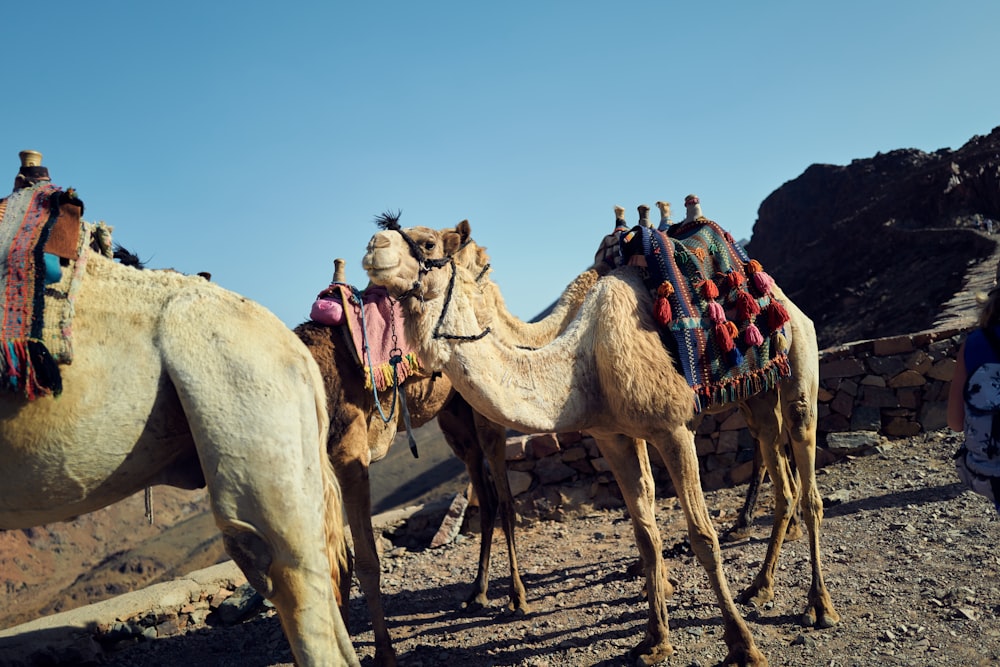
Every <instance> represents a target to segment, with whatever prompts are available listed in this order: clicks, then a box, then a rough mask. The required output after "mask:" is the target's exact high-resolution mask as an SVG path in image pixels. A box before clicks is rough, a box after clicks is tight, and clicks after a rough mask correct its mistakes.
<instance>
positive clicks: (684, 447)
mask: <svg viewBox="0 0 1000 667" xmlns="http://www.w3.org/2000/svg"><path fill="white" fill-rule="evenodd" d="M665 435H666V437H665V438H664V439H663V440H662V441H661V440H657V441H655V442H653V443H652V444H653V445H654V446H655V447H656V448H657V450H658V451H659V452H660V456H661V457H662V458H663V461H664V463H665V464H666V466H667V470H668V471H669V473H670V479H671V480H672V481H673V484H674V488H675V489H676V490H677V499H678V501H679V502H680V504H681V508H682V509H683V510H684V515H685V517H686V518H687V523H688V534H689V537H690V540H691V548H692V550H693V551H694V553H695V556H696V557H697V558H698V562H699V563H701V566H702V567H703V568H705V572H706V573H707V574H708V580H709V583H710V584H711V586H712V590H713V591H714V592H715V597H716V600H717V601H718V604H719V609H720V610H721V612H722V622H723V625H724V626H725V631H724V637H725V641H726V646H727V647H728V648H729V652H728V654H727V656H726V659H725V661H724V662H723V664H725V665H740V666H741V667H742V666H747V665H750V666H754V667H761V666H763V665H767V658H765V657H764V654H763V653H761V652H760V650H759V649H758V648H757V645H756V644H755V643H754V640H753V636H752V635H751V634H750V629H749V628H748V627H747V624H746V621H744V620H743V616H742V615H741V614H740V612H739V610H738V609H737V608H736V603H735V602H734V601H733V596H732V593H731V592H730V590H729V584H728V583H727V582H726V576H725V573H724V572H723V571H722V555H721V553H720V549H719V538H718V535H717V534H716V532H715V528H714V526H713V525H712V520H711V518H710V517H709V515H708V507H707V506H706V505H705V496H704V494H703V493H702V490H701V475H700V473H699V471H698V454H697V451H696V449H695V445H694V433H693V432H692V431H690V430H689V429H687V428H684V427H679V428H675V429H674V430H673V431H671V432H670V433H668V434H665Z"/></svg>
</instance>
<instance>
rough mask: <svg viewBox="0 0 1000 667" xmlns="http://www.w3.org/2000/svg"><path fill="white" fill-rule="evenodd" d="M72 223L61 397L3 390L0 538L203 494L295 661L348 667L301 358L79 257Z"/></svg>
mask: <svg viewBox="0 0 1000 667" xmlns="http://www.w3.org/2000/svg"><path fill="white" fill-rule="evenodd" d="M12 199H13V195H12V197H11V198H8V199H7V200H3V202H0V209H5V208H8V205H9V202H10V201H11V200H12ZM53 199H54V198H53ZM53 199H50V202H51V201H52V200H53ZM71 205H72V203H64V204H62V206H61V207H60V209H59V210H60V211H61V212H65V211H64V209H65V207H66V206H71ZM53 208H55V207H53ZM80 213H82V204H81V205H80V208H79V209H77V211H76V213H75V214H76V216H77V220H78V221H79V215H80ZM79 222H80V230H81V233H82V234H85V235H87V236H85V237H84V238H83V239H82V240H81V245H80V247H81V248H82V249H83V250H82V252H83V254H82V255H80V256H79V257H78V259H76V260H74V261H69V262H67V263H66V264H65V265H63V268H62V269H61V271H62V277H61V278H60V279H59V281H58V282H56V283H55V284H54V287H58V288H60V289H63V288H67V289H68V286H69V284H70V283H71V282H73V284H74V286H78V290H77V289H76V288H75V287H74V294H75V315H74V317H73V321H72V349H73V352H72V359H71V363H62V364H60V365H59V366H58V370H59V374H60V378H61V390H60V391H59V392H57V391H55V390H53V391H51V392H43V393H41V394H39V395H37V396H35V397H34V398H32V397H30V396H28V395H25V394H24V393H23V392H18V393H15V392H3V395H2V396H0V461H3V468H2V469H3V473H4V484H3V485H2V488H0V529H23V528H29V527H33V526H38V525H42V524H47V523H52V522H57V521H65V520H68V519H71V518H73V517H75V516H78V515H80V514H84V513H87V512H92V511H94V510H97V509H100V508H102V507H106V506H108V505H110V504H112V503H115V502H117V501H119V500H122V499H124V498H126V497H128V496H130V495H132V494H134V493H135V492H137V491H140V490H142V489H144V488H148V487H150V486H153V485H156V484H167V485H171V486H175V487H179V488H182V489H196V488H201V487H205V486H207V488H208V491H209V498H210V503H211V509H212V512H213V514H214V516H215V521H216V524H217V525H218V527H219V530H220V531H221V532H222V535H223V542H224V545H225V548H226V551H227V553H228V554H229V555H230V556H231V557H232V559H233V560H234V561H235V562H236V564H237V565H238V566H239V567H240V569H241V570H242V571H243V573H244V574H245V575H246V577H247V580H248V581H249V582H250V584H251V585H252V586H253V587H254V588H255V589H256V590H257V591H259V592H260V593H261V594H263V595H264V596H265V597H267V598H268V599H269V600H270V601H271V602H272V603H273V604H274V606H275V607H276V609H277V611H278V615H279V618H280V621H281V625H282V628H283V630H284V632H285V635H286V637H287V638H288V642H289V644H290V646H291V649H292V653H293V654H294V656H295V659H296V661H297V663H298V664H299V665H316V666H320V665H359V664H360V663H359V661H358V658H357V655H356V654H355V651H354V648H353V646H352V645H351V640H350V636H349V635H348V633H347V628H346V625H345V623H344V621H343V619H342V617H341V615H340V612H339V609H338V604H339V600H338V591H339V586H338V580H339V577H340V572H341V571H342V570H346V565H347V564H346V557H347V549H346V543H345V539H344V533H343V524H342V517H341V497H340V490H339V487H338V486H337V482H336V477H335V476H334V474H333V468H332V466H331V465H330V463H329V461H328V460H327V457H326V456H325V449H324V447H325V442H326V427H327V416H326V405H325V400H324V396H323V383H322V378H321V377H320V375H319V370H318V368H317V366H316V363H315V362H314V361H313V359H312V357H311V356H310V355H309V352H308V350H306V349H305V347H304V346H303V345H302V344H301V342H300V341H299V340H298V339H297V338H296V337H295V336H294V335H293V334H292V333H291V332H290V331H289V330H288V329H287V327H285V326H284V324H283V323H282V322H281V321H280V320H279V319H278V318H277V317H276V316H274V315H273V314H272V313H270V312H269V311H267V310H266V309H265V308H263V307H262V306H260V305H258V304H256V303H254V302H252V301H250V300H248V299H246V298H244V297H242V296H239V295H237V294H235V293H233V292H230V291H227V290H225V289H223V288H222V287H220V286H219V285H216V284H212V283H210V282H208V281H206V280H204V279H203V278H201V277H197V276H193V277H189V276H185V275H182V274H179V273H174V272H159V271H156V272H153V271H140V270H138V269H135V268H131V267H127V266H123V265H121V264H119V263H118V262H115V261H113V260H112V259H110V258H109V257H107V256H105V255H104V254H101V253H98V252H93V251H91V250H90V249H89V245H88V243H89V241H88V239H89V236H90V235H91V234H92V233H93V232H94V229H95V227H94V226H93V225H90V224H89V223H85V222H82V221H79ZM107 253H108V254H110V248H108V249H107ZM51 299H52V297H49V296H47V297H45V300H46V305H47V308H48V307H49V306H51V305H52V304H51V303H50V300H51ZM5 344H6V342H5ZM57 394H58V395H57Z"/></svg>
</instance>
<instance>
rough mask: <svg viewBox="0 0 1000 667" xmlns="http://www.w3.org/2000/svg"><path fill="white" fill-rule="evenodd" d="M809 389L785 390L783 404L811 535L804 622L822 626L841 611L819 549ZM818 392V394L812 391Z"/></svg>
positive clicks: (819, 518) (819, 504)
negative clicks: (829, 586) (828, 585)
mask: <svg viewBox="0 0 1000 667" xmlns="http://www.w3.org/2000/svg"><path fill="white" fill-rule="evenodd" d="M808 396H809V394H808V393H807V392H801V391H800V392H795V391H794V390H793V389H790V388H789V389H784V390H783V391H782V408H783V413H784V420H785V426H786V429H787V430H788V433H789V435H790V436H791V441H792V454H793V456H794V459H795V472H796V473H797V475H798V479H799V485H798V491H799V503H800V505H801V511H802V517H803V520H804V522H805V524H806V529H807V531H808V535H809V553H810V563H811V567H812V571H811V579H812V581H811V584H810V587H809V596H808V604H809V606H808V608H807V609H806V611H805V613H804V614H803V615H802V624H803V625H813V626H816V627H820V628H829V627H833V626H834V625H836V624H837V623H839V622H840V614H838V613H837V611H836V610H835V609H834V608H833V600H832V599H831V598H830V593H829V591H828V590H827V588H826V583H825V582H824V581H823V565H822V555H821V549H820V525H821V524H822V522H823V500H822V498H821V497H820V494H819V488H818V486H817V484H816V423H817V414H816V410H815V409H814V408H813V407H812V406H815V405H816V401H815V400H810V399H809V398H808ZM813 396H815V394H813Z"/></svg>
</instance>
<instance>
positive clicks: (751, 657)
mask: <svg viewBox="0 0 1000 667" xmlns="http://www.w3.org/2000/svg"><path fill="white" fill-rule="evenodd" d="M721 664H723V665H726V667H729V666H730V665H732V666H733V667H767V658H766V657H764V654H763V653H761V652H760V650H758V649H757V647H756V646H751V647H750V648H748V649H744V648H740V649H739V650H735V649H734V650H732V651H730V652H729V655H727V656H726V659H725V660H723V661H722V663H721Z"/></svg>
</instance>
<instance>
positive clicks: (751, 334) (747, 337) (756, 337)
mask: <svg viewBox="0 0 1000 667" xmlns="http://www.w3.org/2000/svg"><path fill="white" fill-rule="evenodd" d="M743 341H744V342H745V343H746V344H747V345H749V346H750V347H757V346H758V345H762V344H763V343H764V336H762V335H761V333H760V329H758V328H757V327H756V326H755V325H753V324H750V325H748V326H747V330H746V331H744V332H743Z"/></svg>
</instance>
